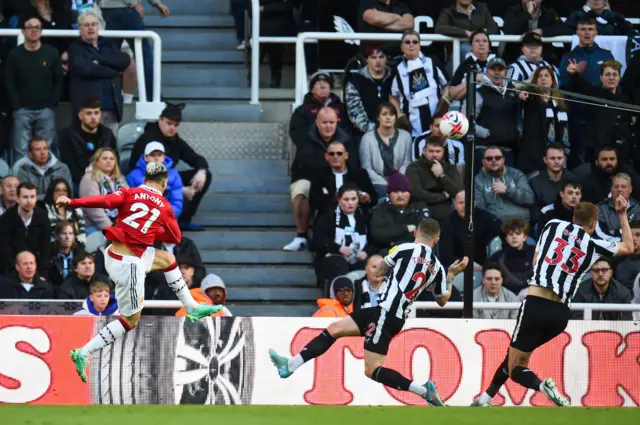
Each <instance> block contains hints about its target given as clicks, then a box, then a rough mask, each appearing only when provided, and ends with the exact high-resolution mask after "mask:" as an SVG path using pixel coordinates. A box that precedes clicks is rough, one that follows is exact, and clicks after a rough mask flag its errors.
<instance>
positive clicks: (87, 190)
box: [79, 148, 128, 298]
mask: <svg viewBox="0 0 640 425" xmlns="http://www.w3.org/2000/svg"><path fill="white" fill-rule="evenodd" d="M123 187H128V186H127V181H126V180H125V178H124V176H123V175H122V173H121V172H120V166H119V165H118V160H117V155H116V152H115V151H114V150H113V149H111V148H100V149H98V150H97V151H96V153H95V154H94V155H93V158H92V160H91V165H90V166H89V167H87V171H86V173H85V174H84V177H82V180H81V181H80V191H79V193H80V197H81V198H84V197H86V196H95V195H108V194H110V193H114V192H117V191H118V190H120V189H121V188H123ZM83 211H84V217H85V222H86V225H87V227H86V232H87V235H89V234H91V233H93V232H97V231H101V230H103V229H105V228H107V227H109V226H112V225H113V224H114V223H115V221H116V216H117V215H118V210H117V209H112V210H107V209H101V208H85V209H84V210H83ZM82 298H84V297H82Z"/></svg>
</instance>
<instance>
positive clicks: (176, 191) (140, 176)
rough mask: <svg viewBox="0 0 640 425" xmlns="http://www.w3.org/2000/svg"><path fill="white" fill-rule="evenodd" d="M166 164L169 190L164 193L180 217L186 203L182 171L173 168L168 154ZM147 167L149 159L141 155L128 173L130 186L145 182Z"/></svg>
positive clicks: (174, 211)
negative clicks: (146, 159) (181, 176)
mask: <svg viewBox="0 0 640 425" xmlns="http://www.w3.org/2000/svg"><path fill="white" fill-rule="evenodd" d="M164 166H165V167H167V169H168V170H169V182H168V183H167V190H166V192H165V193H164V196H165V197H166V198H167V200H168V201H169V202H170V203H171V207H172V208H173V213H174V214H175V215H176V217H180V213H181V212H182V204H183V203H184V195H183V194H182V178H180V173H178V171H177V170H176V169H175V168H173V159H171V158H169V157H168V156H167V157H165V160H164ZM146 168H147V161H145V160H144V155H140V158H138V162H136V168H134V169H133V171H131V172H130V173H129V174H128V175H127V184H128V185H129V187H138V186H140V185H141V184H143V183H144V175H145V169H146Z"/></svg>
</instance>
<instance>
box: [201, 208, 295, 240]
mask: <svg viewBox="0 0 640 425" xmlns="http://www.w3.org/2000/svg"><path fill="white" fill-rule="evenodd" d="M193 222H194V223H198V224H200V225H202V226H207V227H290V228H293V227H295V222H294V220H293V215H292V214H291V213H229V212H226V213H224V212H223V213H203V212H202V211H201V212H200V213H198V215H196V216H195V218H194V219H193ZM191 234H195V233H190V234H189V236H190V235H191Z"/></svg>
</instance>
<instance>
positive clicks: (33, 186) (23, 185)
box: [16, 182, 38, 198]
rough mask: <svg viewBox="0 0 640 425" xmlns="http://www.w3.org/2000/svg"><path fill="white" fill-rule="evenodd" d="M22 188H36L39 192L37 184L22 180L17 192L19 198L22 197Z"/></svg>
mask: <svg viewBox="0 0 640 425" xmlns="http://www.w3.org/2000/svg"><path fill="white" fill-rule="evenodd" d="M22 189H27V190H35V191H36V193H38V188H37V187H36V185H35V184H33V183H31V182H22V183H20V184H19V185H18V188H17V189H16V193H17V194H18V198H19V197H20V191H21V190H22Z"/></svg>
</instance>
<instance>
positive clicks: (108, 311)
mask: <svg viewBox="0 0 640 425" xmlns="http://www.w3.org/2000/svg"><path fill="white" fill-rule="evenodd" d="M73 315H74V316H120V312H119V311H118V301H116V297H115V295H113V294H112V295H109V303H108V304H107V308H105V309H104V311H102V312H99V311H98V310H96V307H95V306H94V305H93V302H92V301H91V297H90V296H89V297H87V298H86V299H85V300H84V302H83V303H82V310H80V311H76V312H75V313H73Z"/></svg>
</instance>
